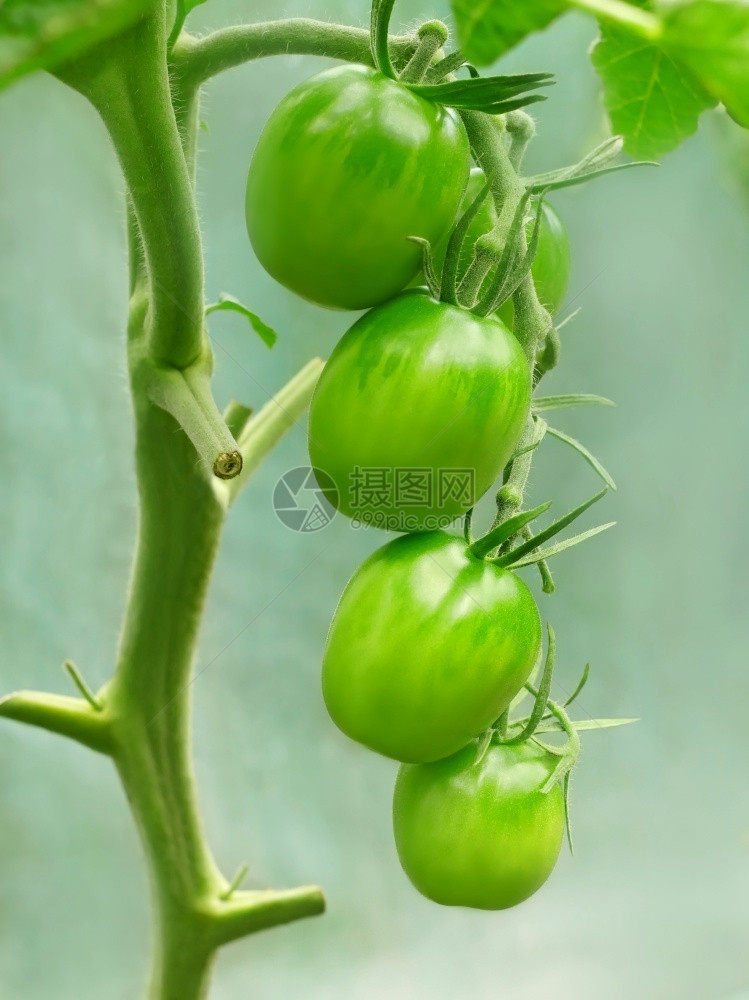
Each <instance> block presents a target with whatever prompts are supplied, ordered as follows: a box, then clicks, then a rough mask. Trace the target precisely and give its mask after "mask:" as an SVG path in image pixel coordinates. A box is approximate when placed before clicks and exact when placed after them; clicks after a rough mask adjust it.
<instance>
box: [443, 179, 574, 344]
mask: <svg viewBox="0 0 749 1000" xmlns="http://www.w3.org/2000/svg"><path fill="white" fill-rule="evenodd" d="M484 184H485V179H484V174H483V171H482V170H480V169H479V168H474V169H473V170H472V171H471V177H470V179H469V181H468V188H467V189H466V193H465V197H464V199H463V204H462V205H461V211H465V210H466V209H467V208H468V206H469V205H470V204H471V202H472V201H473V200H474V199H475V198H476V197H477V195H478V194H479V192H480V191H481V189H482V188H483V187H484ZM496 221H497V213H496V209H495V207H494V202H493V201H492V198H491V196H489V197H487V198H486V199H485V200H484V202H483V203H482V205H481V208H480V209H479V211H478V213H477V215H476V217H475V218H474V220H473V222H472V223H471V225H470V227H469V229H468V233H467V236H466V240H465V242H464V243H463V248H462V250H461V254H460V270H459V274H463V273H464V272H465V269H466V268H467V267H468V265H469V264H470V263H471V260H472V259H473V246H474V244H475V242H476V240H477V239H478V238H479V236H483V235H484V233H488V232H489V230H490V229H493V228H494V224H495V223H496ZM530 228H531V227H530V226H529V230H530ZM446 251H447V239H444V240H442V241H441V242H440V243H439V244H438V245H437V246H436V247H435V249H434V260H435V265H436V268H437V273H438V274H439V273H440V272H441V269H442V265H443V263H444V260H445V253H446ZM531 273H532V275H533V282H534V284H535V286H536V292H537V293H538V298H539V301H540V303H541V305H543V306H545V307H546V308H547V309H548V310H549V312H550V313H551V314H552V316H553V315H554V313H556V312H558V311H559V309H560V307H561V305H562V303H563V302H564V297H565V295H566V294H567V286H568V285H569V280H570V240H569V236H568V235H567V229H566V227H565V225H564V223H563V222H562V220H561V219H560V218H559V216H558V215H557V213H556V212H555V211H554V209H553V208H552V207H551V205H549V203H548V202H547V201H544V202H543V205H542V208H541V228H540V230H539V234H538V247H537V249H536V256H535V258H534V260H533V266H532V268H531ZM487 287H488V283H487V285H485V286H484V288H485V289H486V288H487ZM513 313H514V310H513V307H512V300H511V299H508V301H507V302H505V303H504V304H503V305H502V306H501V308H500V310H499V315H500V316H501V317H502V319H503V320H504V321H505V322H506V323H507V325H508V326H509V327H510V328H511V329H512V320H513Z"/></svg>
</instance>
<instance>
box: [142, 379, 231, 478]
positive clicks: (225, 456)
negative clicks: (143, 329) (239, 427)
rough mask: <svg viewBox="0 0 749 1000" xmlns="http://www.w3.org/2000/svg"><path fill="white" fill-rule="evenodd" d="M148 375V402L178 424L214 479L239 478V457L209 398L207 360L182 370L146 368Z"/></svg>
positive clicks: (221, 419) (222, 419)
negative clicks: (167, 414) (159, 408)
mask: <svg viewBox="0 0 749 1000" xmlns="http://www.w3.org/2000/svg"><path fill="white" fill-rule="evenodd" d="M146 366H147V362H146V363H145V365H144V367H146ZM148 371H149V377H148V380H147V384H146V392H147V393H148V396H149V398H150V399H151V401H152V402H154V403H156V405H157V406H160V407H161V408H162V409H163V410H166V411H167V413H170V414H171V415H172V416H173V417H174V418H175V419H176V420H177V423H178V424H179V425H180V427H181V428H182V429H183V430H184V432H185V434H187V436H188V437H189V438H190V440H191V441H192V443H193V445H194V446H195V450H196V451H197V453H198V455H200V457H201V458H202V459H203V460H204V462H206V464H207V466H208V468H209V469H211V471H212V472H213V475H214V476H217V477H218V478H219V479H234V478H235V477H236V476H238V475H239V473H240V472H241V471H242V455H241V452H240V451H239V446H238V445H237V443H236V441H235V440H234V438H233V437H232V434H231V431H230V430H229V428H228V427H227V426H226V422H225V420H224V418H223V417H222V415H221V414H220V413H219V411H218V408H217V407H216V403H215V401H214V399H213V396H212V395H211V388H210V378H211V372H210V360H209V359H206V360H205V361H203V362H198V363H196V364H194V365H190V367H189V368H183V369H181V370H180V369H176V368H171V369H166V368H157V367H156V366H149V368H148Z"/></svg>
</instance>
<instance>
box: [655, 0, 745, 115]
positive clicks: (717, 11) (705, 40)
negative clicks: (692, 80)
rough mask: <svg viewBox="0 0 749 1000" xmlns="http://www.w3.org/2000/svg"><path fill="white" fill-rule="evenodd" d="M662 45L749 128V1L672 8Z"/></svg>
mask: <svg viewBox="0 0 749 1000" xmlns="http://www.w3.org/2000/svg"><path fill="white" fill-rule="evenodd" d="M662 44H663V46H664V48H666V49H668V51H669V52H670V53H671V54H672V55H673V56H675V57H676V58H678V59H679V61H680V62H682V63H683V64H684V65H685V66H687V67H688V68H689V69H690V70H691V71H692V72H693V73H694V74H695V75H696V76H697V77H698V78H699V79H700V81H701V82H702V85H703V86H704V87H705V89H706V90H708V91H709V92H710V93H711V94H712V95H713V97H714V98H716V99H717V100H719V101H722V102H723V104H725V106H726V109H727V110H728V113H729V114H730V115H731V116H732V117H733V118H734V119H735V120H736V121H737V122H738V123H739V124H740V125H743V126H744V128H749V4H748V3H746V2H743V3H742V2H736V0H694V2H692V3H686V4H681V5H679V6H676V7H673V8H671V9H669V10H668V12H667V13H666V15H665V18H664V32H663V43H662Z"/></svg>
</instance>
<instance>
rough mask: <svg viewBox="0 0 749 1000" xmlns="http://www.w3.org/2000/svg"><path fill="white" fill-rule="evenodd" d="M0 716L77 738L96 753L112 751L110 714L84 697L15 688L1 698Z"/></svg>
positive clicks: (70, 737) (73, 738) (72, 738)
mask: <svg viewBox="0 0 749 1000" xmlns="http://www.w3.org/2000/svg"><path fill="white" fill-rule="evenodd" d="M0 718H4V719H15V720H16V722H25V723H26V724H27V725H29V726H37V727H38V728H40V729H47V730H48V731H49V732H51V733H57V734H58V735H60V736H67V737H68V738H69V739H71V740H77V741H78V743H82V744H83V745H84V746H87V747H89V748H90V749H91V750H96V751H97V752H98V753H105V754H108V753H111V750H112V744H111V738H110V727H109V716H108V714H107V713H105V712H103V711H101V710H100V709H95V708H93V706H91V705H90V704H89V703H88V702H87V701H85V700H84V699H83V698H69V697H67V696H66V695H59V694H47V693H46V692H42V691H16V692H14V693H13V694H9V695H7V696H6V697H5V698H2V699H0Z"/></svg>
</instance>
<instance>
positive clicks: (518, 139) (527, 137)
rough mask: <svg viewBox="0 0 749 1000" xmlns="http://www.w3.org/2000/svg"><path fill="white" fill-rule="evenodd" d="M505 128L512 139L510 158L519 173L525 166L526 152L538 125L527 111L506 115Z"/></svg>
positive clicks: (512, 112) (511, 112)
mask: <svg viewBox="0 0 749 1000" xmlns="http://www.w3.org/2000/svg"><path fill="white" fill-rule="evenodd" d="M505 128H506V129H507V135H508V136H509V139H510V149H509V153H508V155H509V158H510V163H511V164H512V166H513V169H514V170H516V171H517V172H518V173H519V172H520V169H521V167H522V166H523V159H524V158H525V152H526V150H527V149H528V146H529V144H530V142H531V140H532V139H533V136H534V135H535V134H536V123H535V122H534V120H533V119H532V118H531V116H530V115H529V114H528V113H527V112H526V111H521V110H520V109H518V110H517V111H510V112H508V114H507V115H505Z"/></svg>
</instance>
